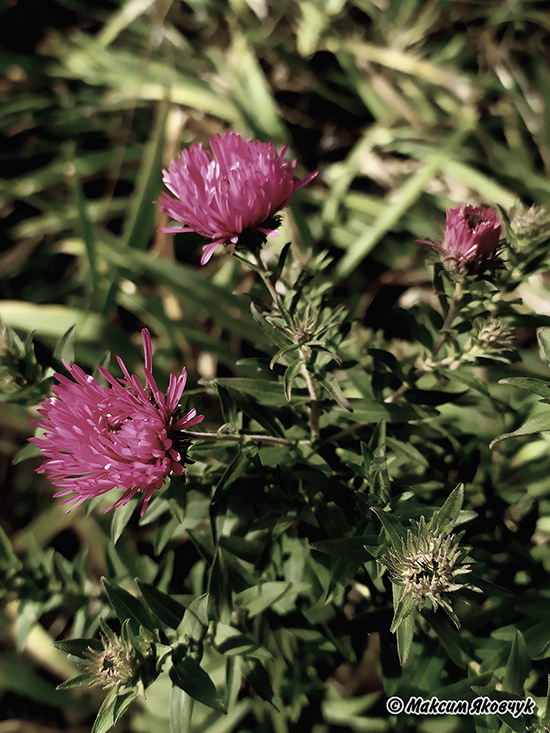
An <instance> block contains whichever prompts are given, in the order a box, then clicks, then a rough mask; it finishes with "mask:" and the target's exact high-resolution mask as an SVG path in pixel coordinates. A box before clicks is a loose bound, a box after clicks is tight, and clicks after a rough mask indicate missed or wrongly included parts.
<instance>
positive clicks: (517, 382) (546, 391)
mask: <svg viewBox="0 0 550 733" xmlns="http://www.w3.org/2000/svg"><path fill="white" fill-rule="evenodd" d="M549 333H550V331H549ZM498 383H499V384H510V385H512V387H518V389H525V390H527V392H532V393H533V394H536V395H539V397H544V398H545V399H547V400H550V384H548V382H543V380H542V379H534V378H533V377H508V378H507V379H499V380H498Z"/></svg>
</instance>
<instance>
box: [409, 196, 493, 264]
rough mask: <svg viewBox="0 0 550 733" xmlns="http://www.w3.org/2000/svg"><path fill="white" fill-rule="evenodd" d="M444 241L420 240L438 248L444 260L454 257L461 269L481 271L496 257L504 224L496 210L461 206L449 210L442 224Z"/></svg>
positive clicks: (455, 262)
mask: <svg viewBox="0 0 550 733" xmlns="http://www.w3.org/2000/svg"><path fill="white" fill-rule="evenodd" d="M441 229H442V231H443V234H444V241H443V244H441V245H440V244H436V243H435V242H431V241H429V240H418V241H419V242H421V243H422V244H429V245H431V246H432V247H435V249H437V251H438V252H439V253H440V254H441V256H442V258H443V259H444V260H453V261H454V264H455V266H456V267H458V268H466V269H468V270H470V271H476V272H479V271H480V270H482V269H484V268H485V266H486V265H487V264H488V262H490V261H491V260H492V259H494V257H495V256H496V253H497V251H498V247H499V243H500V230H501V223H500V221H499V220H498V219H497V217H496V214H495V212H494V211H493V210H492V209H490V208H486V207H485V206H471V205H469V204H468V205H467V206H465V207H464V209H461V207H460V205H459V206H456V207H455V208H454V209H447V226H446V227H443V226H442V227H441Z"/></svg>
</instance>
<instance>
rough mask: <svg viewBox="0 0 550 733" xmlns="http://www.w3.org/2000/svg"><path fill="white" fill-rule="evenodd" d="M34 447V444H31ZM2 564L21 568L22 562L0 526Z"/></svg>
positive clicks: (0, 559) (0, 558)
mask: <svg viewBox="0 0 550 733" xmlns="http://www.w3.org/2000/svg"><path fill="white" fill-rule="evenodd" d="M30 445H32V443H31V444H30ZM0 562H3V563H6V564H7V565H10V566H12V567H21V561H20V560H19V559H18V557H17V555H16V554H15V552H14V551H13V547H12V545H11V542H10V538H9V537H8V535H7V534H6V533H5V531H4V530H3V529H2V527H1V526H0Z"/></svg>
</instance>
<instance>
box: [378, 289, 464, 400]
mask: <svg viewBox="0 0 550 733" xmlns="http://www.w3.org/2000/svg"><path fill="white" fill-rule="evenodd" d="M463 296H464V282H463V281H462V280H458V281H457V283H456V284H455V291H454V293H453V299H452V300H451V304H450V307H449V311H448V313H447V315H446V317H445V320H444V321H443V325H442V326H441V329H440V333H439V338H438V339H437V341H436V342H435V344H434V347H433V349H432V350H431V352H430V355H429V356H428V358H427V359H426V360H425V361H424V364H423V365H422V366H420V367H419V368H418V369H417V370H416V378H417V379H418V378H419V377H421V376H422V375H424V374H426V372H428V371H430V369H431V368H433V365H434V364H437V363H438V362H436V359H435V357H436V356H437V354H438V352H439V350H440V349H441V347H442V346H443V344H444V343H445V340H446V338H447V333H448V332H449V330H450V328H451V326H452V325H453V321H454V319H455V318H456V316H457V315H458V312H459V311H460V308H461V306H462V301H463ZM443 361H444V360H443ZM410 388H411V385H410V384H408V383H406V382H403V384H402V385H401V386H400V387H399V389H396V390H395V392H394V393H393V394H391V395H390V396H389V397H386V399H385V400H384V402H386V403H387V404H392V403H393V402H396V401H397V400H398V399H399V398H400V397H401V396H402V395H404V394H405V392H407V391H408V390H409V389H410Z"/></svg>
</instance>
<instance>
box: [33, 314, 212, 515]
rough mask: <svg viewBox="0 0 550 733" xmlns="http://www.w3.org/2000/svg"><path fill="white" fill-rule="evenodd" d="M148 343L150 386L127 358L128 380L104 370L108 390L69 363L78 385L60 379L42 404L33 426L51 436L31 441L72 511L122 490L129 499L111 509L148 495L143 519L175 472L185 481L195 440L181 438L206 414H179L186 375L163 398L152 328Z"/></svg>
mask: <svg viewBox="0 0 550 733" xmlns="http://www.w3.org/2000/svg"><path fill="white" fill-rule="evenodd" d="M142 337H143V349H144V353H145V367H144V369H143V373H144V375H145V387H143V385H142V384H141V382H140V380H139V379H138V377H137V376H135V375H130V373H129V372H128V370H127V368H126V366H125V364H124V362H123V361H122V359H121V358H120V357H117V360H118V363H119V365H120V368H121V369H122V372H123V373H124V379H116V378H115V377H113V376H112V375H111V374H110V373H109V372H108V371H107V370H106V369H104V368H103V367H98V369H99V372H100V373H101V375H102V376H103V377H104V378H105V379H106V380H107V381H108V382H109V384H110V386H109V387H104V386H103V385H102V384H100V383H99V382H98V381H97V380H96V379H94V377H92V376H89V375H88V374H86V373H85V372H84V371H83V370H82V369H81V368H80V367H79V366H77V365H76V364H72V365H68V364H67V363H66V362H65V361H64V362H63V364H64V366H65V368H66V369H67V371H68V372H69V374H70V375H71V377H72V379H69V378H68V377H66V376H64V375H62V374H56V375H55V376H56V378H57V380H58V382H59V384H57V385H55V386H54V387H53V388H52V389H53V393H54V395H55V397H51V398H49V399H48V400H46V401H45V402H43V403H42V404H41V408H40V409H39V410H38V412H39V413H40V415H41V416H42V418H41V420H36V421H35V420H32V421H31V422H32V423H33V424H34V425H37V426H38V427H40V428H42V429H43V430H44V431H45V434H44V436H42V437H36V438H30V440H31V441H32V442H34V443H36V444H37V445H38V446H39V448H40V450H41V452H42V455H43V456H45V458H46V459H47V460H46V461H45V462H44V463H43V464H42V466H41V467H40V468H39V469H37V470H38V471H40V472H43V473H46V474H47V475H48V478H50V479H51V480H52V482H53V484H54V486H56V487H58V488H60V489H61V491H58V492H57V493H56V494H54V496H56V497H57V496H65V495H67V494H70V495H71V496H70V498H69V499H66V500H65V501H64V502H62V503H63V504H67V503H69V502H71V501H75V504H74V506H72V507H71V509H70V510H69V511H72V509H75V508H76V507H77V506H79V504H81V503H82V502H83V501H85V500H86V499H90V498H93V497H96V496H100V495H101V494H105V493H106V492H108V491H110V490H111V489H113V488H115V487H116V488H119V489H124V494H123V496H122V497H121V498H120V499H118V501H116V502H115V503H114V504H112V505H111V506H110V507H108V509H112V508H113V507H120V506H123V505H124V504H127V503H128V502H129V501H130V499H131V498H132V497H133V496H135V494H136V493H137V492H138V491H144V492H145V496H144V499H143V506H142V509H141V516H143V515H144V514H145V512H146V511H147V506H148V504H149V501H150V499H151V496H152V494H153V491H154V489H159V488H160V487H161V486H162V484H163V482H164V479H165V477H166V476H167V475H168V474H169V473H170V472H171V471H173V472H174V473H176V474H178V475H179V476H181V475H183V473H184V467H183V465H182V463H183V459H184V458H185V450H186V448H187V446H188V442H187V441H185V439H183V440H181V436H178V433H179V431H180V430H184V429H185V428H189V427H191V426H193V425H197V423H200V422H201V421H202V420H203V419H204V415H197V411H196V410H191V411H190V412H188V413H187V414H186V415H182V416H181V417H180V416H179V415H177V408H178V404H179V401H180V399H181V396H182V394H183V389H184V387H185V381H186V378H187V375H186V371H185V369H183V370H182V372H181V374H180V375H179V377H176V376H175V375H174V374H171V375H170V382H169V386H168V392H167V394H166V395H165V394H163V393H162V392H161V391H160V390H159V388H158V387H157V385H156V382H155V380H154V378H153V374H152V364H153V351H152V347H151V336H150V335H149V331H147V329H145V328H144V329H143V331H142ZM178 438H180V440H178ZM108 509H106V510H105V511H108Z"/></svg>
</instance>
